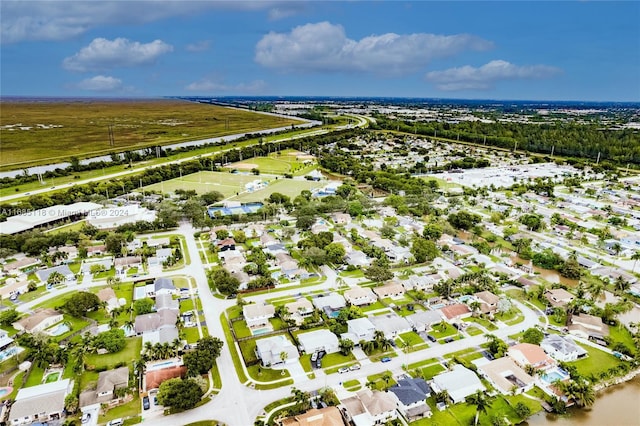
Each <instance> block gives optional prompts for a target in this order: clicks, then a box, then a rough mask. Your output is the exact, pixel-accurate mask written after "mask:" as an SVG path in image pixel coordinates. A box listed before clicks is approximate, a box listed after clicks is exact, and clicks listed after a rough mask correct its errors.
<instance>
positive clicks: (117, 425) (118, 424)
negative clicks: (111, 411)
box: [107, 418, 124, 426]
mask: <svg viewBox="0 0 640 426" xmlns="http://www.w3.org/2000/svg"><path fill="white" fill-rule="evenodd" d="M123 424H124V420H123V419H122V418H120V419H113V420H111V421H110V422H109V423H107V426H122V425H123Z"/></svg>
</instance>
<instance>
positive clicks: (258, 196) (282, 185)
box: [231, 178, 327, 203]
mask: <svg viewBox="0 0 640 426" xmlns="http://www.w3.org/2000/svg"><path fill="white" fill-rule="evenodd" d="M262 179H264V178H262ZM326 185H327V182H313V181H309V180H298V179H296V180H292V179H278V180H276V181H271V182H269V186H267V187H266V188H263V189H260V190H258V191H255V192H245V193H242V194H240V195H238V196H233V197H232V198H231V199H232V200H233V201H240V202H243V203H249V202H254V201H263V200H264V199H265V198H269V196H270V195H271V194H273V193H274V192H279V193H280V194H283V195H286V196H288V197H290V198H291V199H293V198H295V197H296V196H298V195H300V192H302V191H304V190H305V189H306V190H308V191H311V190H312V189H314V188H322V187H324V186H326ZM243 189H244V188H243Z"/></svg>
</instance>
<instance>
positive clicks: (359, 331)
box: [347, 318, 376, 344]
mask: <svg viewBox="0 0 640 426" xmlns="http://www.w3.org/2000/svg"><path fill="white" fill-rule="evenodd" d="M375 332H376V326H375V325H374V324H373V323H372V322H371V321H370V320H369V318H355V319H351V320H348V321H347V334H349V335H351V336H353V338H352V339H351V340H353V343H355V344H358V342H360V341H361V340H365V341H371V340H373V334H374V333H375Z"/></svg>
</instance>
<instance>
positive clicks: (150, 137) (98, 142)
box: [0, 99, 297, 167]
mask: <svg viewBox="0 0 640 426" xmlns="http://www.w3.org/2000/svg"><path fill="white" fill-rule="evenodd" d="M0 106H1V108H2V116H1V117H0V129H1V132H0V137H1V138H2V152H1V153H0V164H1V165H2V166H9V165H11V166H14V167H15V166H20V167H22V166H25V165H34V164H36V163H43V162H46V161H48V160H62V159H67V158H69V156H70V155H69V154H72V155H75V156H77V157H80V158H81V157H87V156H91V155H96V154H104V153H109V152H112V151H125V150H130V149H133V148H142V147H145V146H155V145H166V144H169V143H175V142H181V141H186V140H195V139H201V138H202V139H204V138H209V137H215V136H224V135H231V134H236V133H244V132H255V131H259V130H264V129H268V128H274V127H285V126H289V125H291V124H292V123H296V122H297V121H294V120H291V119H287V118H282V117H276V116H271V115H264V114H258V113H254V112H250V111H242V110H238V109H230V108H224V107H220V106H214V105H205V104H199V103H194V102H186V101H180V100H127V101H122V100H114V101H109V100H89V99H86V100H85V99H82V100H80V99H76V100H67V101H64V102H28V101H24V102H6V101H4V102H1V104H0ZM9 126H12V127H9ZM109 126H112V129H113V139H114V145H113V146H110V145H109ZM61 153H62V155H61Z"/></svg>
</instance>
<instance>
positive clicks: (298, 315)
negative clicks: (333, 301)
mask: <svg viewBox="0 0 640 426" xmlns="http://www.w3.org/2000/svg"><path fill="white" fill-rule="evenodd" d="M284 307H285V309H286V310H287V312H289V314H290V315H291V318H292V319H293V320H295V322H296V324H297V325H300V324H302V321H304V319H305V318H306V317H308V316H310V315H311V314H313V304H312V303H311V302H310V301H309V299H306V298H304V297H302V298H300V299H298V300H296V301H295V302H291V303H287V304H286V305H284Z"/></svg>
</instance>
